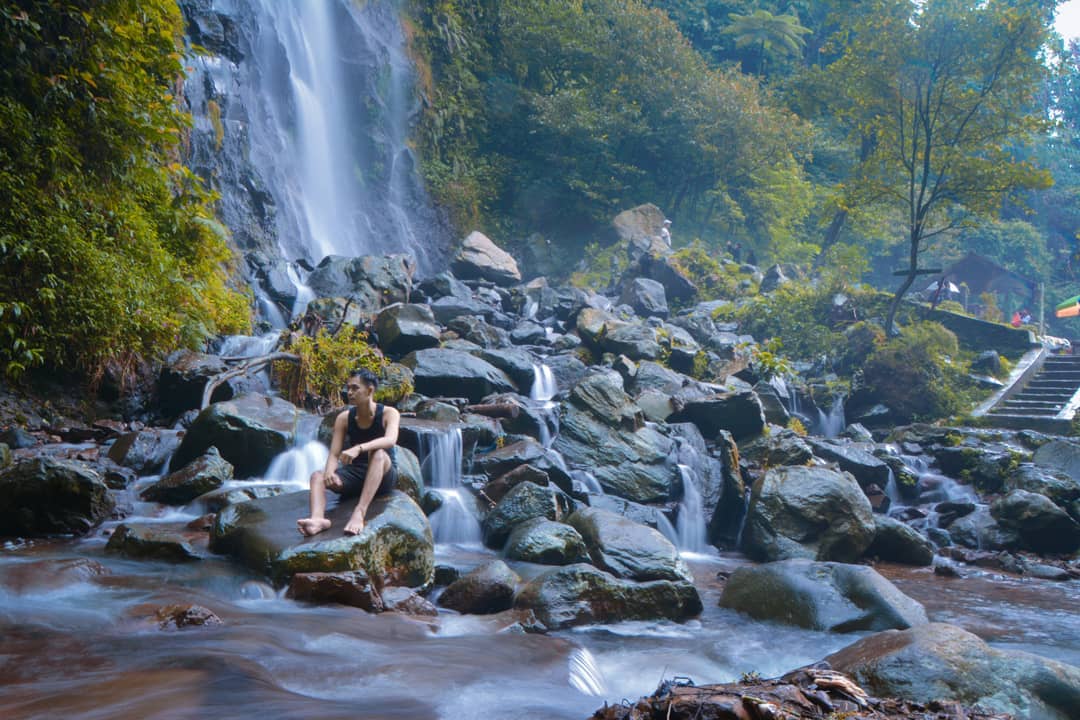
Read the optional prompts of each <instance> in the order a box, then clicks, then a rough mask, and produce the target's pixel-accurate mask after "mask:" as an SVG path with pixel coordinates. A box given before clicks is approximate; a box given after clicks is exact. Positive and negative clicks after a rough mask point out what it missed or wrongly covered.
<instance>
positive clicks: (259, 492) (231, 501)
mask: <svg viewBox="0 0 1080 720" xmlns="http://www.w3.org/2000/svg"><path fill="white" fill-rule="evenodd" d="M286 492H296V488H295V487H286V486H284V485H251V486H249V487H233V488H227V489H221V490H217V491H214V492H209V493H207V494H205V495H202V496H200V497H199V504H200V505H202V506H203V507H204V508H206V509H207V510H209V511H210V512H212V513H216V512H219V511H221V509H222V508H226V507H228V506H229V505H239V504H240V503H245V502H247V501H249V500H258V499H260V498H268V497H274V496H276V495H281V494H282V493H286Z"/></svg>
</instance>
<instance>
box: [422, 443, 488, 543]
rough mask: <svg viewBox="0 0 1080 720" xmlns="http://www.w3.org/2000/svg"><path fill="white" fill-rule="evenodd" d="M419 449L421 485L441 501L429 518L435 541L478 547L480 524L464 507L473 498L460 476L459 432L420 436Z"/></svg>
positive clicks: (480, 536)
mask: <svg viewBox="0 0 1080 720" xmlns="http://www.w3.org/2000/svg"><path fill="white" fill-rule="evenodd" d="M419 449H420V467H421V469H422V470H423V473H424V483H425V484H426V485H427V486H428V487H429V488H431V489H432V490H433V491H434V492H435V493H437V494H438V495H439V497H440V498H442V507H440V508H439V509H438V510H436V511H435V512H434V513H432V514H431V518H430V520H431V532H432V533H433V534H434V536H435V542H437V543H455V544H459V545H469V544H480V542H481V539H482V536H483V535H482V533H481V530H480V522H479V521H478V520H477V519H476V515H475V513H474V512H472V511H471V510H470V509H469V507H468V505H467V503H469V504H471V503H472V502H473V497H472V495H471V494H470V493H469V491H468V490H466V489H465V487H464V484H463V482H462V477H461V458H462V452H461V429H460V428H453V429H451V430H448V431H446V432H425V433H422V434H421V435H420V448H419Z"/></svg>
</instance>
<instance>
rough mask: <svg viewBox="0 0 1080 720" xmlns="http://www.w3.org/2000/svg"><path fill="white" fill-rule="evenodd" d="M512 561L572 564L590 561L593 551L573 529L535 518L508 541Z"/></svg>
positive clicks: (507, 554) (511, 535)
mask: <svg viewBox="0 0 1080 720" xmlns="http://www.w3.org/2000/svg"><path fill="white" fill-rule="evenodd" d="M505 553H506V557H507V558H509V559H510V560H521V561H523V562H531V563H539V564H541V565H570V564H573V563H579V562H589V550H588V548H586V547H585V541H584V540H582V539H581V534H580V533H578V531H577V530H575V529H574V528H573V527H571V526H569V525H565V524H563V523H558V522H554V521H552V520H548V519H547V518H533V519H532V520H528V521H526V522H524V523H522V524H520V525H518V526H517V527H515V528H514V531H513V532H512V533H510V538H509V539H508V540H507V541H506V548H505Z"/></svg>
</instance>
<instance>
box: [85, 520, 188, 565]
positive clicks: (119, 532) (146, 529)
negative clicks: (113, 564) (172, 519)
mask: <svg viewBox="0 0 1080 720" xmlns="http://www.w3.org/2000/svg"><path fill="white" fill-rule="evenodd" d="M195 536H196V533H181V532H176V531H173V530H169V529H165V528H162V527H160V526H157V525H140V524H127V523H124V524H121V525H117V527H116V529H115V530H113V534H112V535H111V536H110V537H109V542H108V543H107V544H106V545H105V550H106V551H107V552H115V553H118V554H120V555H123V556H124V557H127V558H132V559H134V560H164V561H166V562H177V563H178V562H190V561H192V560H200V559H202V555H201V554H200V553H199V552H198V551H197V550H196V549H195V547H194V545H193V544H192V539H193V537H195ZM197 536H198V537H200V538H203V537H205V535H203V534H202V533H198V534H197Z"/></svg>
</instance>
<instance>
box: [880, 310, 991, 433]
mask: <svg viewBox="0 0 1080 720" xmlns="http://www.w3.org/2000/svg"><path fill="white" fill-rule="evenodd" d="M958 356H959V346H958V345H957V341H956V336H955V335H954V334H953V333H952V332H950V331H949V330H947V329H945V328H944V327H943V326H941V325H939V324H938V323H933V322H922V323H917V324H914V325H909V326H907V327H905V328H903V329H902V330H901V333H900V336H899V337H897V338H893V339H891V340H889V341H888V342H887V343H885V344H884V345H882V346H881V347H879V348H878V349H877V350H876V351H875V352H873V353H872V354H871V355H870V357H869V358H868V359H867V361H866V366H865V369H864V371H863V382H864V383H865V385H866V386H867V387H868V388H869V390H870V391H871V392H872V393H874V395H875V397H876V398H877V399H879V400H880V401H881V402H882V403H884V404H885V405H887V406H888V407H889V408H891V409H892V410H893V411H894V412H896V413H897V414H898V415H899V416H900V417H901V419H903V420H905V421H907V420H926V419H934V418H942V417H947V416H949V415H952V414H954V413H956V412H959V411H960V410H961V409H963V408H964V407H966V404H967V403H968V402H969V401H970V397H968V395H967V394H966V393H965V391H966V390H968V389H969V386H968V380H967V375H966V370H967V368H966V366H965V365H964V364H963V363H961V362H959V360H958Z"/></svg>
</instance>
